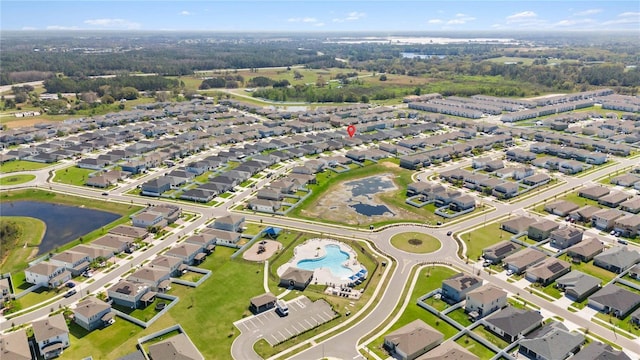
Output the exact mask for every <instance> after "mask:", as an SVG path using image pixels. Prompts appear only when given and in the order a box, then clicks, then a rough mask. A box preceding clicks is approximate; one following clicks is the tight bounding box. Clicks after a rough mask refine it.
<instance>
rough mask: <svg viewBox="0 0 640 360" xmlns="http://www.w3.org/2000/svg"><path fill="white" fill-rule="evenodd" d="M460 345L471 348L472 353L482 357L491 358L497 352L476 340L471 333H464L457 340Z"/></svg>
mask: <svg viewBox="0 0 640 360" xmlns="http://www.w3.org/2000/svg"><path fill="white" fill-rule="evenodd" d="M456 343H458V345H460V346H462V347H463V348H465V349H467V350H469V352H470V353H472V354H474V355H476V356H477V357H479V358H480V359H491V358H492V357H493V356H494V355H495V354H496V353H494V352H493V351H491V350H490V349H489V348H487V347H485V346H484V345H482V344H480V343H479V342H477V341H475V340H474V339H473V338H471V337H470V336H469V335H463V336H461V337H460V338H459V339H457V340H456Z"/></svg>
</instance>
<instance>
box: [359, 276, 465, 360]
mask: <svg viewBox="0 0 640 360" xmlns="http://www.w3.org/2000/svg"><path fill="white" fill-rule="evenodd" d="M455 273H456V271H454V270H452V269H449V268H446V267H441V266H435V267H427V268H424V269H422V270H421V271H420V273H419V275H418V281H417V282H416V285H415V287H414V288H413V292H412V293H411V300H409V303H408V305H407V307H406V308H405V309H404V312H403V313H402V315H401V316H400V318H399V319H398V321H396V323H395V324H393V326H391V328H389V330H388V331H387V332H386V333H385V335H386V334H389V333H391V332H393V331H395V330H397V329H399V328H401V327H403V326H405V325H407V324H408V323H410V322H412V321H413V320H415V319H422V320H423V321H424V322H426V323H427V324H429V325H430V326H431V327H433V328H434V329H436V330H438V331H440V332H441V333H442V334H443V335H444V338H445V339H448V338H450V337H452V336H453V335H455V334H456V333H457V332H458V331H457V330H456V328H454V327H453V326H451V325H449V324H448V323H447V322H445V321H444V320H442V319H439V318H438V317H437V316H436V315H433V314H432V313H430V312H428V311H427V310H425V309H423V308H421V307H419V306H418V304H417V301H418V298H419V297H421V296H423V295H424V294H426V293H428V292H429V291H432V290H435V289H437V288H439V287H440V284H441V283H442V280H445V279H447V278H449V277H451V276H453V275H454V274H455ZM429 301H430V300H427V303H429ZM383 343H384V335H383V336H380V337H378V338H377V339H375V340H374V341H372V342H371V343H370V344H369V345H368V347H369V349H370V350H371V351H373V352H375V353H376V354H378V356H380V357H382V358H383V359H384V358H387V357H388V356H389V354H388V353H387V352H386V350H384V349H383V348H382V344H383Z"/></svg>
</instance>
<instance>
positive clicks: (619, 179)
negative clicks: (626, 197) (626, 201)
mask: <svg viewBox="0 0 640 360" xmlns="http://www.w3.org/2000/svg"><path fill="white" fill-rule="evenodd" d="M638 181H640V177H638V176H636V175H634V174H622V175H618V176H615V177H613V178H611V180H610V181H609V182H610V183H612V184H614V185H618V186H624V187H632V186H633V184H635V183H637V182H638Z"/></svg>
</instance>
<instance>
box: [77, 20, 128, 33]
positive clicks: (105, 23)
mask: <svg viewBox="0 0 640 360" xmlns="http://www.w3.org/2000/svg"><path fill="white" fill-rule="evenodd" d="M84 23H85V24H87V25H91V26H100V27H102V28H105V29H107V28H108V29H127V30H133V29H140V27H141V25H140V24H139V23H136V22H132V21H129V20H124V19H88V20H85V21H84Z"/></svg>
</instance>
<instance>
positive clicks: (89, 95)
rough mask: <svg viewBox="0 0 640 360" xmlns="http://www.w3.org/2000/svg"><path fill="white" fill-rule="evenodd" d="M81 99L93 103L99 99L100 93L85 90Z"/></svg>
mask: <svg viewBox="0 0 640 360" xmlns="http://www.w3.org/2000/svg"><path fill="white" fill-rule="evenodd" d="M80 100H82V101H84V102H86V103H89V104H93V103H94V102H96V101H98V94H96V93H95V92H93V91H87V92H83V93H82V94H80Z"/></svg>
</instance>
